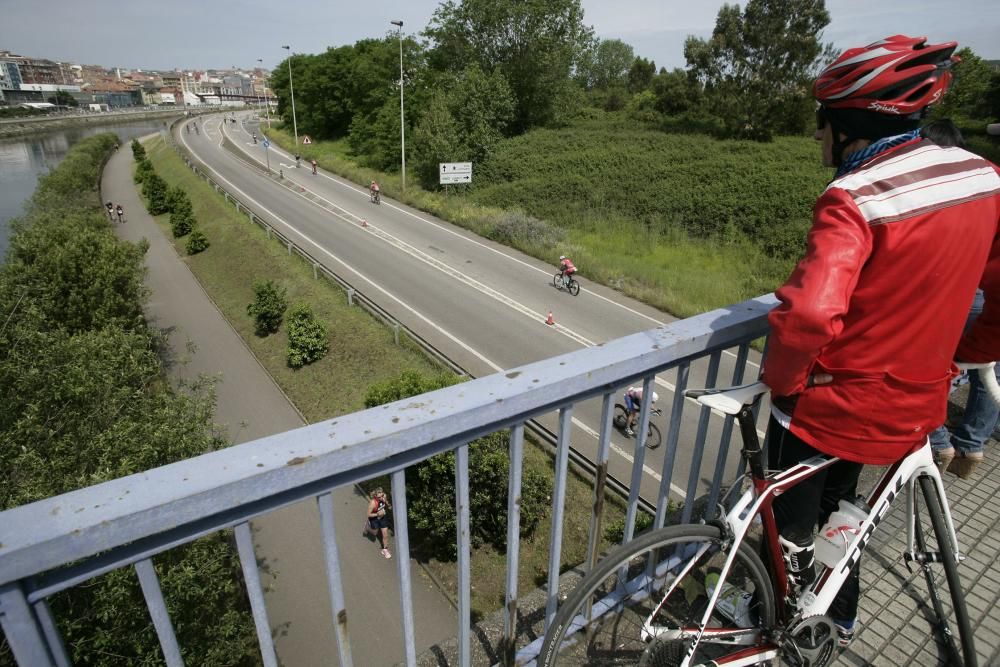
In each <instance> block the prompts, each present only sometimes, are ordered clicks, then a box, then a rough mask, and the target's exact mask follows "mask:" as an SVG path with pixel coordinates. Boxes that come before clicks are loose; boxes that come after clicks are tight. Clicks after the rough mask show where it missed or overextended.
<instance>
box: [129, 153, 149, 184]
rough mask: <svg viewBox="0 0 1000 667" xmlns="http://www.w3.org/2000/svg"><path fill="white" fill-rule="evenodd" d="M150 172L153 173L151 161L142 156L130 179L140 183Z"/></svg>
mask: <svg viewBox="0 0 1000 667" xmlns="http://www.w3.org/2000/svg"><path fill="white" fill-rule="evenodd" d="M152 173H154V172H153V163H152V162H150V161H149V160H147V159H146V158H142V159H140V160H139V162H138V164H136V166H135V174H134V175H133V176H132V180H134V181H135V182H136V183H142V182H144V181H145V180H146V179H147V178H149V175H150V174H152Z"/></svg>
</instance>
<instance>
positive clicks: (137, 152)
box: [132, 139, 146, 162]
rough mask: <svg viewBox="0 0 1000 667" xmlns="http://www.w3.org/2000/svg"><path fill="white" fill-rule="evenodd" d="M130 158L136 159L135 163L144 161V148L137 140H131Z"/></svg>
mask: <svg viewBox="0 0 1000 667" xmlns="http://www.w3.org/2000/svg"><path fill="white" fill-rule="evenodd" d="M132 157H134V158H135V159H136V162H142V161H143V160H145V159H146V148H145V147H144V146H143V145H142V144H141V143H140V142H139V140H138V139H133V140H132Z"/></svg>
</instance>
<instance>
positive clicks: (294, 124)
mask: <svg viewBox="0 0 1000 667" xmlns="http://www.w3.org/2000/svg"><path fill="white" fill-rule="evenodd" d="M281 48H283V49H285V50H286V51H288V90H289V92H290V93H291V95H292V129H293V130H295V148H296V149H298V146H299V122H298V121H297V120H296V119H295V85H294V84H293V83H292V56H293V55H295V54H293V53H292V47H290V46H282V47H281Z"/></svg>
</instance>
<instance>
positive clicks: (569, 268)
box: [559, 255, 576, 285]
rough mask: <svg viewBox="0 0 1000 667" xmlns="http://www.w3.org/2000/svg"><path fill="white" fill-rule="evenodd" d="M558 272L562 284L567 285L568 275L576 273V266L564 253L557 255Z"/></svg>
mask: <svg viewBox="0 0 1000 667" xmlns="http://www.w3.org/2000/svg"><path fill="white" fill-rule="evenodd" d="M559 273H560V275H562V281H563V285H569V281H570V277H572V275H573V274H574V273H576V267H575V266H573V262H572V261H571V260H570V258H569V257H567V256H566V255H559Z"/></svg>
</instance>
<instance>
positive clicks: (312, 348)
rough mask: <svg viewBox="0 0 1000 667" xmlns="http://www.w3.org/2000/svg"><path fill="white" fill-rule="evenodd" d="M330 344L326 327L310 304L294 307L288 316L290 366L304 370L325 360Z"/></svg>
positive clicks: (300, 304)
mask: <svg viewBox="0 0 1000 667" xmlns="http://www.w3.org/2000/svg"><path fill="white" fill-rule="evenodd" d="M329 349H330V343H329V341H328V340H327V331H326V327H325V326H323V323H322V322H320V321H319V320H317V319H316V316H315V315H313V312H312V308H310V307H309V305H308V304H304V303H299V304H296V305H294V306H292V311H291V312H290V313H289V315H288V365H289V366H291V367H292V368H302V367H303V366H305V365H306V364H311V363H312V362H314V361H317V360H319V359H322V358H323V355H325V354H326V352H327V350H329Z"/></svg>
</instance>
